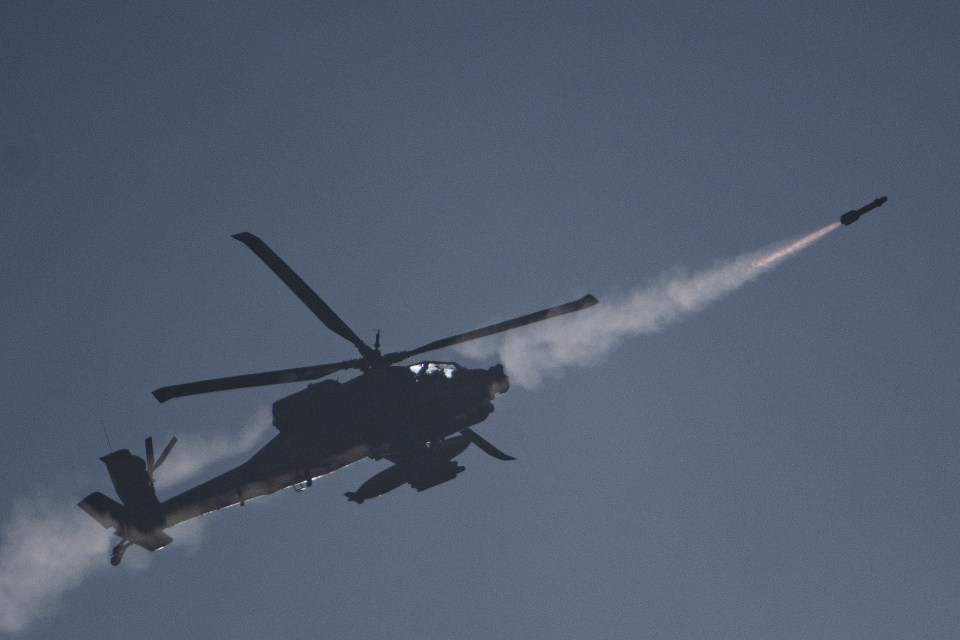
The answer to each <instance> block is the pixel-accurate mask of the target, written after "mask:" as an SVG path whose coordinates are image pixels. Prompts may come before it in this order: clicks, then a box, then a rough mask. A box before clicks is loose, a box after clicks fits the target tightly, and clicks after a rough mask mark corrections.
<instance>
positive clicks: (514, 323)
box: [383, 294, 599, 364]
mask: <svg viewBox="0 0 960 640" xmlns="http://www.w3.org/2000/svg"><path fill="white" fill-rule="evenodd" d="M597 302H599V300H597V299H596V298H594V297H593V296H592V295H590V294H587V295H585V296H583V297H582V298H580V299H579V300H574V301H573V302H568V303H566V304H561V305H558V306H556V307H550V308H549V309H543V310H541V311H535V312H533V313H528V314H527V315H525V316H520V317H519V318H514V319H513V320H505V321H503V322H498V323H497V324H491V325H490V326H487V327H483V328H482V329H475V330H473V331H468V332H466V333H460V334H457V335H455V336H450V337H449V338H443V339H442V340H434V341H433V342H428V343H427V344H425V345H423V346H422V347H417V348H416V349H412V350H410V351H398V352H396V353H390V354H387V355H385V356H384V357H383V361H384V362H385V363H387V364H394V363H396V362H400V361H401V360H406V359H407V358H410V357H413V356H415V355H419V354H421V353H426V352H427V351H435V350H437V349H443V348H444V347H450V346H453V345H455V344H461V343H464V342H469V341H470V340H477V339H478V338H485V337H487V336H492V335H493V334H495V333H501V332H503V331H509V330H510V329H516V328H518V327H522V326H524V325H528V324H533V323H534V322H540V321H542V320H548V319H550V318H555V317H557V316H562V315H563V314H565V313H572V312H574V311H580V310H581V309H586V308H587V307H592V306H593V305H595V304H597Z"/></svg>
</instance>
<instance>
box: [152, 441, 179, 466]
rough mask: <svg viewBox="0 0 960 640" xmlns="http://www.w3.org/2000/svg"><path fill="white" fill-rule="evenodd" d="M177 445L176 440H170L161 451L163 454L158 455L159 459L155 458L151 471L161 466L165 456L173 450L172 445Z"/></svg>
mask: <svg viewBox="0 0 960 640" xmlns="http://www.w3.org/2000/svg"><path fill="white" fill-rule="evenodd" d="M175 444H177V438H176V437H173V438H171V439H170V442H169V444H167V446H166V447H164V449H163V453H161V454H160V457H159V458H157V462H156V464H154V465H153V469H154V470H156V469H157V468H159V467H160V465H162V464H163V461H164V460H166V459H167V456H168V455H170V451H171V450H172V449H173V445H175Z"/></svg>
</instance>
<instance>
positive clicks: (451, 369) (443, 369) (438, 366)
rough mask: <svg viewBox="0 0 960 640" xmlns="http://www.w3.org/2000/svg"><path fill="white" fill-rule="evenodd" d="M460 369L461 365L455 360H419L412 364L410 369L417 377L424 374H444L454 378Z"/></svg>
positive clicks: (446, 376)
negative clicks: (454, 361)
mask: <svg viewBox="0 0 960 640" xmlns="http://www.w3.org/2000/svg"><path fill="white" fill-rule="evenodd" d="M459 369H460V365H458V364H455V363H453V362H418V363H417V364H412V365H410V371H412V372H413V374H414V375H415V376H417V378H421V377H422V376H443V377H445V378H452V377H453V376H454V375H455V374H456V373H457V371H458V370H459Z"/></svg>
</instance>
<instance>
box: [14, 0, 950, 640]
mask: <svg viewBox="0 0 960 640" xmlns="http://www.w3.org/2000/svg"><path fill="white" fill-rule="evenodd" d="M958 13H960V10H958V8H957V6H956V4H955V3H947V2H925V3H915V4H911V5H906V4H902V3H879V2H874V3H855V2H840V3H835V2H834V3H804V4H802V6H795V5H793V4H771V3H760V2H756V3H753V2H741V3H728V4H722V5H719V6H711V7H703V6H700V5H695V4H687V5H682V4H681V5H677V4H655V3H524V4H510V3H481V4H465V3H322V2H314V3H310V2H285V3H282V4H280V3H278V4H277V5H271V6H269V7H265V6H259V5H254V4H246V3H229V4H213V3H202V4H198V5H194V4H193V3H185V4H182V5H177V4H175V3H174V4H171V3H136V4H135V5H127V4H116V5H112V4H98V5H93V6H91V5H88V4H86V3H66V2H64V3H46V2H34V3H6V4H4V5H3V8H2V9H0V88H2V90H0V121H2V123H3V126H2V128H0V153H2V155H0V211H2V215H0V243H2V244H0V247H2V251H0V269H2V272H3V274H4V277H3V278H2V279H0V293H2V300H3V301H4V304H3V311H2V313H0V332H2V336H3V357H2V359H0V377H2V378H0V379H2V385H3V386H2V388H3V390H4V394H3V395H4V399H5V411H4V414H3V433H4V449H5V451H6V453H5V456H4V464H3V465H2V466H0V483H2V486H3V487H4V491H3V492H2V494H0V566H2V568H3V570H2V575H0V635H11V636H15V637H22V638H49V637H60V636H68V635H69V636H71V637H98V638H120V637H124V638H126V637H131V636H136V635H141V636H145V637H154V638H181V637H184V636H185V635H190V636H202V637H208V638H234V639H235V638H239V639H244V638H260V637H264V636H265V635H270V636H281V635H282V636H284V637H287V638H292V639H293V638H313V637H317V636H318V635H325V636H336V637H343V638H378V637H390V638H420V637H424V636H427V637H437V636H445V637H455V638H485V637H489V636H491V635H498V636H507V637H526V638H557V637H562V638H580V637H584V636H607V637H617V636H627V635H629V636H640V637H684V638H717V637H739V638H769V637H784V638H821V637H823V638H825V637H830V638H836V637H876V638H902V637H917V636H922V637H930V638H952V637H956V634H957V630H958V629H960V605H958V602H960V598H957V593H958V592H960V589H958V587H960V583H958V577H957V576H958V575H960V554H958V551H957V540H958V539H960V515H958V514H960V497H958V496H960V465H958V452H960V436H958V431H957V426H958V416H960V401H958V398H960V393H958V392H960V389H958V386H960V385H958V369H957V362H958V360H960V358H958V356H960V353H958V351H960V350H958V346H957V344H958V341H957V339H956V332H955V319H956V318H957V317H958V311H960V294H958V288H957V284H956V282H957V277H956V276H957V271H958V267H957V264H958V257H960V256H958V250H957V246H958V245H957V238H958V237H960V233H958V231H960V225H958V222H957V217H956V215H955V203H956V202H957V189H956V176H957V173H958V172H957V169H958V164H960V163H958V149H960V140H958V128H957V125H956V123H957V121H958V104H960V96H958V92H957V83H956V78H957V77H958V76H960V73H958V72H960V69H958V65H960V62H958V61H960V51H958V48H960V47H958V44H957V40H956V37H955V25H957V24H958V23H960V15H958ZM881 195H886V196H889V198H890V201H889V202H888V203H887V204H886V205H885V206H884V207H883V208H882V209H880V210H879V211H878V212H875V213H872V214H870V216H868V217H866V218H864V219H863V220H861V221H860V222H858V223H857V224H856V225H854V226H851V227H849V228H842V229H839V230H837V231H835V232H833V233H830V234H829V235H827V236H826V237H825V238H823V239H822V240H821V241H819V242H818V243H816V244H815V245H813V246H811V247H810V248H808V249H806V250H805V251H803V252H802V253H801V254H799V255H798V256H796V257H794V258H792V259H790V260H789V261H786V262H784V263H783V264H782V265H780V266H778V267H777V268H775V269H773V270H772V271H770V272H768V273H765V274H763V275H762V276H761V277H759V278H758V279H757V280H756V281H754V282H750V283H748V284H747V285H746V286H744V287H743V288H740V289H738V290H736V291H734V292H732V293H730V295H728V296H726V297H723V298H722V299H720V300H717V301H715V302H713V303H712V304H710V305H708V306H706V307H704V308H703V309H701V310H699V311H697V312H696V313H692V314H689V315H687V316H685V317H684V318H683V319H682V320H680V321H678V322H675V323H671V324H668V325H666V326H663V327H662V328H661V329H660V330H659V331H658V332H655V333H652V334H645V335H637V336H627V337H624V339H622V340H620V341H619V342H616V343H615V344H614V345H613V346H612V348H610V349H609V350H604V349H601V348H600V345H598V348H597V353H596V354H594V357H593V358H592V359H591V361H590V364H589V366H569V367H565V368H563V369H561V370H557V371H553V372H552V373H551V374H550V375H548V376H547V377H546V378H545V379H544V380H543V381H542V382H541V384H539V385H538V386H536V387H535V388H525V387H523V386H521V385H515V386H514V388H512V389H511V391H510V392H509V393H507V394H506V395H504V396H501V397H499V398H498V401H497V411H496V412H495V413H494V414H493V415H492V416H491V417H490V418H489V419H488V420H487V421H486V422H485V423H484V424H482V425H480V426H479V427H478V432H479V433H481V434H482V435H483V436H484V437H486V438H488V439H489V440H491V441H492V442H494V443H495V444H496V445H497V446H498V447H500V448H502V449H503V450H505V451H507V452H508V453H510V454H512V455H514V456H516V457H517V458H518V461H517V462H511V463H500V462H498V461H495V460H493V459H491V458H488V457H486V456H483V455H482V454H480V453H479V452H477V451H474V450H470V451H468V452H466V453H465V454H464V455H463V456H462V457H461V458H460V461H461V463H463V464H464V465H465V466H466V467H467V470H466V471H465V472H464V473H463V474H461V476H460V477H459V478H458V479H457V480H456V481H455V482H451V483H448V484H444V485H442V486H440V487H437V488H435V489H432V490H430V491H427V492H424V493H422V494H417V493H416V492H414V491H413V490H411V489H409V488H405V489H400V490H398V491H396V492H394V493H392V494H390V495H387V496H384V497H383V498H380V499H377V500H374V501H371V502H369V503H365V504H364V505H362V506H358V505H355V504H351V503H348V502H347V501H346V499H345V498H344V497H343V495H342V494H343V492H344V491H348V490H355V489H356V487H358V486H359V485H360V484H361V483H362V482H363V481H364V480H365V479H366V478H368V477H369V476H371V475H373V474H374V473H376V471H378V470H379V469H380V468H381V466H380V465H382V463H379V464H378V463H376V462H373V461H366V462H363V463H360V464H357V465H355V466H353V467H350V468H349V469H346V470H344V471H342V472H339V473H337V474H334V475H331V476H329V477H327V478H325V479H323V480H321V481H318V482H317V483H316V484H315V486H314V487H313V488H312V489H311V490H310V491H307V492H304V493H302V494H295V493H294V492H292V491H284V492H281V493H280V494H278V495H275V496H272V497H270V498H268V499H264V500H260V501H255V502H253V503H251V504H249V505H247V506H245V507H243V508H242V509H240V508H236V509H230V510H227V511H224V512H221V513H216V514H212V515H210V516H205V517H204V518H202V519H201V520H200V521H199V523H195V524H193V525H190V526H189V527H187V528H184V529H183V530H181V528H180V527H178V528H175V529H174V530H172V531H171V534H172V535H173V537H174V539H175V542H174V544H173V545H171V547H169V548H168V549H165V550H163V551H161V552H158V553H155V554H146V553H145V552H142V551H141V550H137V549H134V550H131V552H130V553H129V554H128V555H127V558H126V559H125V560H124V564H123V565H122V566H121V567H120V568H119V569H114V568H112V567H110V566H109V565H108V562H107V555H106V544H107V543H106V542H105V540H106V539H107V534H106V532H104V531H102V530H101V529H99V527H98V525H96V524H95V523H92V521H91V522H85V521H84V520H83V518H84V517H85V516H84V515H83V514H82V513H81V512H80V511H79V510H78V509H76V508H75V507H74V506H73V505H74V503H75V502H76V501H77V500H78V499H80V498H81V497H82V496H84V495H86V494H87V493H88V492H90V491H93V490H104V491H106V490H107V489H108V488H109V480H108V477H107V475H106V471H105V469H104V468H103V465H102V464H101V463H100V462H99V461H98V460H97V458H98V457H99V456H100V455H103V454H104V453H106V452H107V450H108V445H107V443H106V441H105V438H104V434H103V428H102V427H101V423H102V424H103V425H105V426H106V428H107V431H108V432H109V434H110V439H111V440H112V442H113V446H115V447H128V448H130V449H132V450H134V451H138V450H139V449H140V447H142V442H143V439H144V438H145V437H146V436H148V435H152V436H154V437H155V438H156V439H157V440H158V442H159V441H163V442H165V441H166V440H167V439H169V437H171V436H174V435H176V436H177V437H178V438H179V439H180V444H178V445H177V448H176V449H175V450H174V451H173V453H172V455H171V458H170V462H169V463H168V464H169V465H170V466H171V468H173V465H174V462H175V461H176V460H177V458H178V457H179V458H180V460H181V463H180V464H181V465H182V464H184V463H185V461H192V460H197V459H199V458H203V460H204V461H208V460H210V459H211V458H213V457H216V454H222V455H227V454H233V456H234V457H233V458H230V459H227V460H217V461H212V462H210V463H209V464H208V465H207V466H206V468H205V469H204V470H202V471H200V472H198V474H197V475H195V476H193V479H194V480H200V479H202V478H204V477H207V476H208V475H211V474H213V473H216V472H218V471H220V470H222V469H225V468H227V466H228V465H230V464H231V463H237V462H239V461H242V460H243V459H244V455H245V454H244V453H240V451H241V450H242V449H243V448H244V447H243V446H242V445H247V446H249V444H250V442H251V441H256V437H257V434H258V433H261V431H258V428H259V427H262V426H263V425H264V422H265V421H266V420H265V418H264V416H265V415H266V414H268V412H269V407H270V405H271V403H272V402H273V401H274V400H276V399H278V398H280V397H282V396H284V395H287V394H288V393H292V392H293V391H295V390H297V388H298V387H297V386H296V385H292V386H287V387H274V388H268V389H256V390H249V391H240V392H228V393H223V394H216V395H210V396H203V397H197V398H187V399H182V400H177V401H171V402H169V403H167V404H164V405H160V404H158V403H156V401H155V400H154V399H153V398H152V396H150V394H149V392H150V391H151V390H152V389H155V388H157V387H160V386H164V385H167V384H174V383H178V382H185V381H189V380H194V379H199V378H205V377H213V376H220V375H230V374H234V373H246V372H252V371H258V370H267V369H274V368H282V367H289V366H301V365H307V364H313V363H320V362H330V361H336V360H340V359H345V358H349V357H352V356H353V352H352V348H351V347H350V345H349V344H348V343H346V342H344V341H343V340H341V339H340V338H339V337H337V336H336V335H334V334H332V333H330V332H329V331H326V330H325V329H324V328H323V327H322V326H321V325H320V324H319V323H318V322H317V320H316V319H315V318H314V317H313V316H312V315H311V314H310V313H309V312H308V311H307V310H305V309H304V308H303V306H302V305H301V304H300V302H299V301H298V300H297V299H296V298H295V297H294V296H293V295H292V294H290V292H289V291H287V290H286V289H285V288H284V287H283V286H282V285H281V284H280V283H279V282H278V281H277V280H276V278H275V277H274V276H273V275H272V274H271V273H270V272H269V271H268V270H267V269H266V268H265V267H264V266H263V265H262V264H261V263H260V262H259V261H258V260H257V259H256V257H255V256H253V255H252V254H250V252H249V251H248V250H247V249H246V248H245V247H243V246H242V245H241V244H239V243H238V242H236V241H235V240H233V239H231V238H230V235H231V234H234V233H237V232H240V231H250V232H252V233H255V234H257V235H260V236H261V237H262V238H263V239H264V240H265V241H266V242H267V243H268V244H269V245H270V246H271V247H273V248H274V249H275V250H276V251H277V253H279V254H280V255H281V256H283V258H284V259H286V260H287V261H288V262H289V263H290V264H291V266H293V268H294V269H296V270H297V271H298V272H299V273H300V275H301V276H303V278H304V279H305V280H306V281H307V282H309V283H310V284H311V285H312V286H313V287H314V288H315V289H316V290H317V291H318V292H319V293H320V295H321V296H323V297H324V299H325V300H326V301H327V302H328V303H329V304H330V305H331V306H332V307H333V308H334V309H335V310H336V311H337V312H338V313H339V314H340V315H341V317H343V318H344V319H345V321H346V322H347V323H348V324H350V326H351V327H353V328H354V329H355V330H356V331H357V333H358V334H360V335H361V336H362V337H364V338H365V339H367V340H368V341H369V340H371V339H372V337H373V335H374V333H375V332H376V330H377V329H382V330H383V342H384V348H385V349H386V350H388V351H391V350H397V349H404V348H410V347H413V346H416V345H419V344H422V343H424V342H427V341H429V340H432V339H434V338H437V337H442V336H446V335H449V334H452V333H456V332H459V331H462V330H466V329H471V328H474V327H476V326H482V325H483V324H486V323H489V322H493V321H496V320H499V319H505V318H509V317H513V316H516V315H520V314H522V313H526V312H529V311H533V310H536V309H539V308H542V307H546V306H549V305H552V304H557V303H560V302H564V301H567V300H571V299H574V298H577V297H579V296H581V295H583V294H585V293H588V292H589V293H593V294H594V295H596V296H597V297H599V298H600V300H601V304H604V303H605V302H606V303H607V304H608V305H609V306H611V307H613V306H615V305H617V304H619V303H620V302H622V301H623V300H625V299H629V298H630V297H631V296H632V295H633V294H635V293H636V292H638V291H644V290H647V289H648V288H649V287H651V286H656V285H657V284H658V283H663V282H664V281H665V279H669V278H671V277H682V275H683V274H698V273H701V272H703V271H704V270H710V269H712V268H713V267H714V266H715V265H716V264H717V263H718V261H720V262H723V261H728V260H733V259H736V258H737V257H738V256H741V255H743V254H744V253H747V252H752V251H756V250H760V249H763V248H766V247H770V246H774V245H776V244H777V243H781V242H784V241H788V240H791V239H795V238H797V237H799V236H802V235H804V234H806V233H809V232H811V231H814V230H817V229H820V228H821V227H823V226H824V225H826V224H829V223H831V222H833V221H835V220H836V219H837V217H838V216H839V215H840V214H842V213H843V212H844V211H846V210H847V209H851V208H855V207H859V206H861V205H863V204H866V203H867V202H869V201H870V200H872V199H874V198H876V197H878V196H881ZM678 274H680V276H678ZM598 310H599V307H598ZM544 326H545V325H544ZM437 357H445V358H450V359H457V360H460V361H462V362H463V363H464V364H468V365H471V366H489V365H490V364H492V363H493V362H494V361H495V360H494V359H493V357H492V356H487V357H476V358H470V357H468V355H466V354H463V353H460V352H455V351H452V352H442V353H438V354H437ZM508 373H509V371H508ZM341 379H346V375H344V376H341ZM266 437H267V436H266V435H262V436H260V438H261V439H260V440H259V442H262V441H264V440H265V439H266ZM186 482H189V480H187V481H186ZM177 486H178V487H182V486H186V484H184V483H181V484H180V485H177ZM175 490H177V488H176V487H169V489H167V488H164V489H162V490H161V497H164V495H163V491H175ZM167 495H169V494H167ZM91 526H92V529H91V528H90V527H91ZM98 545H102V546H103V550H104V552H103V555H102V556H100V555H98V553H99V551H98ZM30 552H32V553H33V555H30Z"/></svg>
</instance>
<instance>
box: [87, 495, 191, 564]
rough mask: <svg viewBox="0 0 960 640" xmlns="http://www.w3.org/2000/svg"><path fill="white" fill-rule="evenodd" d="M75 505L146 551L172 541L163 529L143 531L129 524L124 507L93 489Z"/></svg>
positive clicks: (104, 526) (105, 527) (154, 549)
mask: <svg viewBox="0 0 960 640" xmlns="http://www.w3.org/2000/svg"><path fill="white" fill-rule="evenodd" d="M77 506H78V507H80V508H81V509H83V510H84V511H85V512H86V513H87V515H88V516H90V517H91V518H93V519H94V520H96V521H97V522H99V523H100V524H101V525H102V526H103V528H104V529H115V530H116V532H117V535H119V536H120V537H122V538H123V539H124V540H129V541H130V542H132V543H133V544H135V545H137V546H140V547H143V548H144V549H146V550H148V551H156V550H157V549H162V548H163V547H165V546H167V545H168V544H170V543H171V542H173V538H171V537H170V536H169V535H167V534H166V533H165V532H164V531H163V529H149V530H147V531H143V530H141V529H138V528H137V527H135V526H133V525H132V524H130V522H129V521H128V517H127V510H126V508H125V507H124V506H123V505H121V504H120V503H119V502H117V501H116V500H113V499H111V498H109V497H107V496H105V495H103V494H102V493H100V492H99V491H94V492H93V493H91V494H90V495H88V496H87V497H86V498H84V499H83V500H81V501H80V502H78V503H77Z"/></svg>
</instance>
